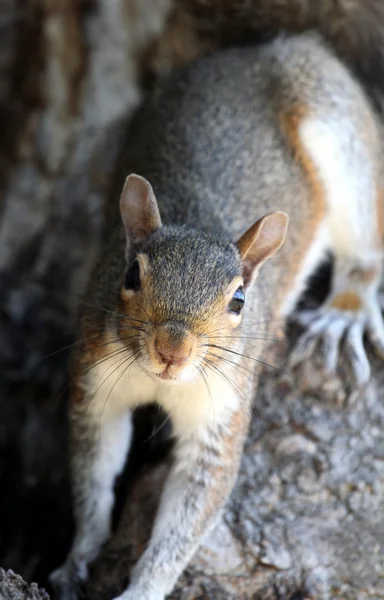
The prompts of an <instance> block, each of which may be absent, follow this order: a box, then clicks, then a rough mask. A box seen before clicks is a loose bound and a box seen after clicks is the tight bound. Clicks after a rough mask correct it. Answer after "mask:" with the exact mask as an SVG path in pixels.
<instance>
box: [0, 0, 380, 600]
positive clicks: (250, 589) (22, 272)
mask: <svg viewBox="0 0 384 600" xmlns="http://www.w3.org/2000/svg"><path fill="white" fill-rule="evenodd" d="M263 4H264V3H263V2H260V3H259V4H258V3H257V2H254V3H250V2H244V1H240V0H236V1H234V2H233V6H232V5H231V1H230V0H215V1H213V0H209V1H208V0H194V1H192V0H191V1H189V0H177V1H176V0H175V2H174V3H173V7H174V8H173V12H170V13H169V10H170V6H171V0H3V1H2V2H1V3H0V33H1V35H0V126H1V131H2V135H1V138H0V490H1V492H0V515H1V516H0V565H2V566H3V567H4V568H6V569H8V568H12V569H13V570H14V571H17V572H19V573H20V574H21V575H22V576H23V577H24V579H25V580H27V581H32V580H34V581H38V582H39V585H42V586H47V574H48V573H49V571H50V570H52V569H53V568H54V567H56V566H57V565H58V564H59V563H60V562H61V561H62V560H63V558H64V555H65V553H66V552H67V549H68V547H69V543H70V539H71V536H72V531H73V522H72V513H71V506H70V497H69V485H68V470H67V460H68V456H67V429H66V421H65V413H66V407H65V401H66V396H67V390H66V386H67V380H66V370H65V365H66V359H67V351H66V347H67V346H69V344H70V343H71V342H72V341H73V336H74V334H75V332H74V331H73V329H74V327H75V315H76V311H77V307H78V301H79V298H80V296H81V294H82V292H83V290H84V288H85V285H86V282H87V278H88V275H89V272H90V269H91V267H92V264H93V260H94V256H95V252H96V250H97V246H98V239H99V237H100V235H101V233H102V224H103V211H104V208H105V205H106V201H107V200H108V198H110V197H111V196H112V195H113V192H112V191H113V186H114V173H115V163H116V157H117V156H118V155H119V154H120V152H121V149H122V147H123V145H124V144H126V143H127V140H126V139H125V136H124V132H125V123H126V120H127V119H128V118H129V115H130V114H131V113H132V112H133V111H134V109H135V107H136V106H137V104H138V103H139V100H140V95H141V90H142V89H143V85H144V84H147V83H150V80H151V77H153V74H154V73H156V72H159V71H167V70H169V69H171V68H172V67H174V66H175V65H177V64H181V63H183V62H185V61H187V60H191V59H192V58H194V57H196V56H198V55H199V54H201V53H204V52H208V51H210V50H212V49H214V48H216V47H217V46H218V45H221V44H223V43H224V42H223V40H224V39H225V38H226V36H228V39H231V40H232V39H234V40H236V41H246V40H248V39H249V37H251V38H252V40H256V33H255V32H256V31H257V30H258V29H259V30H260V27H259V28H258V27H257V23H261V24H262V27H261V29H262V31H261V30H260V31H259V32H258V33H257V35H258V36H262V35H264V33H265V32H264V29H263V27H264V26H263V22H262V21H258V19H259V13H258V12H257V11H256V12H255V13H253V12H252V15H253V16H252V19H251V18H248V16H247V15H248V13H247V10H250V9H251V8H252V7H254V6H259V5H260V6H261V5H263ZM283 4H284V3H280V2H276V6H278V5H279V6H282V5H283ZM330 4H332V3H330ZM334 4H339V5H340V6H341V4H343V3H337V2H336V3H334ZM352 4H353V3H350V6H352ZM302 5H303V6H304V5H307V3H306V2H303V3H302ZM369 5H372V6H373V5H375V6H377V7H380V0H370V3H369ZM231 6H232V8H231ZM233 7H236V8H233ZM212 8H215V13H214V15H213V14H212ZM378 10H379V8H378ZM380 11H381V8H380ZM260 14H261V13H260ZM380 14H381V13H380ZM167 15H168V16H169V19H168V22H167V25H166V29H165V33H164V34H162V35H161V37H160V39H158V36H159V34H160V32H161V31H162V29H163V27H164V26H165V23H166V19H167ZM236 15H237V18H235V16H236ZM250 15H251V13H250ZM377 15H379V12H377ZM283 17H284V15H283ZM283 17H282V18H283ZM284 18H285V17H284ZM303 18H304V17H303ZM311 18H312V17H311ZM306 19H307V17H306ZM309 20H310V19H309ZM307 21H308V19H307ZM307 21H306V22H307ZM327 23H328V21H327ZM379 24H380V23H379ZM383 28H384V23H383ZM250 30H251V31H250ZM335 30H337V31H338V28H337V27H335ZM379 30H380V28H379V27H378V29H377V31H379ZM263 32H264V33H263ZM328 37H330V38H332V35H331V34H329V36H328ZM353 39H354V38H353ZM383 47H384V46H383ZM362 60H363V59H362ZM364 64H365V63H364ZM373 75H374V74H372V76H373ZM148 76H150V77H148ZM380 81H381V80H380ZM128 142H129V143H134V140H131V141H128ZM114 200H115V198H114ZM63 348H64V349H63ZM59 350H60V352H59ZM279 353H281V354H284V349H283V348H280V350H279ZM279 353H278V354H279ZM47 355H49V356H48V357H47V358H44V360H43V357H46V356H47ZM276 360H278V356H277V357H276ZM306 379H307V382H308V381H310V382H311V383H312V385H313V386H314V387H315V383H316V381H315V380H316V377H315V375H314V374H312V373H309V374H307V378H306ZM298 383H301V384H303V383H305V381H304V379H302V380H301V381H300V382H298V381H297V380H296V381H295V382H294V385H293V384H292V382H291V383H289V381H287V380H286V378H284V377H283V378H282V377H281V373H272V374H268V375H266V376H265V377H264V378H263V381H262V383H261V387H260V390H259V393H258V396H257V401H256V406H255V418H254V420H253V425H252V429H251V432H250V435H249V439H248V441H247V445H246V449H245V454H244V459H243V462H242V469H241V473H240V476H239V480H238V484H237V486H236V489H235V490H234V492H233V494H232V497H231V500H230V502H229V503H228V506H227V508H226V510H225V511H224V515H223V517H222V519H221V520H220V522H219V524H218V526H217V527H216V529H215V530H214V531H213V532H212V533H211V534H210V536H209V537H208V538H207V540H206V541H205V543H204V544H203V546H202V548H201V550H200V551H199V552H198V554H197V555H196V557H195V559H194V560H193V562H192V564H191V565H190V567H189V568H188V570H187V571H186V573H185V574H184V575H183V577H182V579H181V580H180V582H179V584H178V588H177V590H176V591H175V593H174V594H173V595H172V598H173V599H174V600H176V599H177V600H192V599H197V598H199V599H215V600H221V599H222V598H223V599H224V598H237V599H242V598H244V599H245V598H254V599H255V600H256V599H260V600H267V599H268V600H271V599H277V598H279V599H280V600H283V599H284V600H299V599H304V598H308V599H309V598H313V599H320V600H322V599H326V598H332V599H348V600H349V599H353V600H365V599H368V598H370V599H372V598H374V599H379V598H382V597H384V558H383V549H384V519H383V518H382V511H381V505H382V504H383V502H382V500H383V496H384V462H383V459H384V434H383V433H382V432H383V431H384V427H383V421H384V406H383V396H384V373H383V369H382V367H381V365H380V364H379V363H377V364H376V365H375V379H374V382H373V383H372V385H371V387H370V388H369V389H368V390H367V391H366V392H365V393H364V394H362V395H361V396H360V397H354V395H353V394H352V395H350V396H349V399H348V401H345V399H344V397H343V394H342V393H340V391H339V389H333V388H332V384H331V383H330V390H329V398H327V397H325V396H324V395H323V397H322V398H321V399H319V398H317V397H316V396H315V395H314V394H311V393H309V392H308V391H307V392H306V393H303V394H299V393H298V392H297V389H298ZM295 390H296V391H295ZM335 397H336V398H338V399H339V402H335V400H334V399H335ZM158 422H159V416H158V414H157V412H156V410H154V409H150V410H146V411H142V412H141V413H139V414H138V415H137V416H136V426H137V427H136V438H135V441H134V447H133V452H132V456H131V457H130V460H129V462H128V465H127V468H126V470H125V474H124V476H123V477H122V478H121V480H120V481H119V483H118V486H117V499H118V503H117V510H116V522H118V520H119V519H118V517H119V515H120V513H121V519H120V523H119V526H118V528H117V532H116V536H115V537H114V539H113V540H112V542H111V544H110V545H109V546H108V547H107V548H106V550H105V553H104V554H103V556H102V557H101V559H100V561H99V563H98V564H97V565H95V568H94V572H93V576H92V579H91V581H90V584H89V587H88V591H89V595H90V597H91V598H92V600H104V599H105V600H109V599H110V598H111V596H112V595H113V594H115V593H116V592H117V591H119V590H121V589H122V588H123V587H124V586H125V585H126V584H127V582H128V580H129V569H130V567H131V566H132V564H133V563H134V562H135V561H136V560H137V557H138V556H139V554H140V553H141V552H142V549H143V546H144V543H145V540H146V538H147V537H148V535H149V531H150V526H151V522H152V518H153V514H154V512H155V508H156V505H157V502H158V498H159V493H160V489H161V485H162V483H163V481H164V479H165V477H166V473H167V469H168V461H167V458H166V457H167V456H168V454H169V443H168V442H167V441H166V437H165V435H164V436H162V438H161V439H160V440H159V439H158V436H157V438H152V435H151V434H152V432H153V429H154V427H155V424H156V423H158ZM162 433H165V432H164V430H163V431H162ZM125 498H126V500H125V508H124V510H123V511H122V512H121V509H122V506H123V505H124V499H125ZM46 597H47V596H46V595H45V594H44V592H42V591H39V590H38V589H37V587H33V586H28V585H27V584H25V583H23V581H22V580H21V579H20V578H19V577H17V576H15V575H13V574H11V573H5V572H3V571H0V599H1V600H27V599H28V600H29V599H33V600H40V598H41V599H45V598H46Z"/></svg>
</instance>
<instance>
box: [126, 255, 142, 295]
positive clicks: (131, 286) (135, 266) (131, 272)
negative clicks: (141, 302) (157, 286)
mask: <svg viewBox="0 0 384 600" xmlns="http://www.w3.org/2000/svg"><path fill="white" fill-rule="evenodd" d="M124 287H125V289H126V290H133V291H134V292H137V291H138V290H139V289H140V266H139V261H138V260H137V259H136V260H135V261H134V262H133V263H132V265H131V266H130V267H129V269H128V271H127V274H126V276H125V283H124Z"/></svg>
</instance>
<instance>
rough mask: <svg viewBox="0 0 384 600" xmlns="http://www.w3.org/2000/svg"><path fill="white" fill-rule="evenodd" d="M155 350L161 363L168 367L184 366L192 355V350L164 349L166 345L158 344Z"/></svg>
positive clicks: (180, 348) (183, 348) (181, 348)
mask: <svg viewBox="0 0 384 600" xmlns="http://www.w3.org/2000/svg"><path fill="white" fill-rule="evenodd" d="M155 349H156V352H157V354H158V355H159V357H160V360H161V362H162V363H164V364H168V365H177V366H179V365H182V364H183V363H185V361H186V360H187V359H188V357H189V355H190V348H188V349H186V348H185V347H179V348H172V347H170V348H167V347H164V345H160V344H159V343H158V342H156V343H155Z"/></svg>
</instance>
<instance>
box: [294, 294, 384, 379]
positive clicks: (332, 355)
mask: <svg viewBox="0 0 384 600" xmlns="http://www.w3.org/2000/svg"><path fill="white" fill-rule="evenodd" d="M293 319H294V320H295V321H296V322H298V323H300V324H301V325H302V326H304V327H305V328H306V331H305V332H304V333H303V334H302V335H301V336H300V337H299V339H298V341H297V343H296V346H295V347H294V349H293V351H292V353H291V355H290V357H289V359H288V366H289V368H290V369H295V368H298V367H299V366H300V365H301V364H302V363H304V362H305V361H307V360H308V359H310V358H311V357H312V356H313V355H314V353H315V352H316V350H317V348H318V346H319V345H321V346H322V363H323V369H324V373H325V374H326V375H327V376H332V375H335V374H336V372H337V369H338V366H339V363H340V360H341V358H342V357H345V358H346V360H347V361H348V363H349V367H350V369H351V371H352V375H353V378H354V382H355V384H356V386H358V387H362V386H364V385H365V384H366V383H367V382H368V381H369V379H370V376H371V367H370V363H369V360H368V357H367V351H366V348H365V345H364V338H366V339H367V340H369V342H370V344H371V345H372V347H373V349H374V350H375V352H376V354H377V355H378V356H380V357H381V358H384V324H383V317H382V314H381V310H380V306H379V302H378V299H377V298H376V297H375V298H370V299H369V301H368V300H365V301H364V300H363V299H361V298H360V297H358V296H357V295H356V294H354V292H351V293H350V294H349V293H348V292H344V293H343V294H339V295H338V296H336V295H335V296H334V297H332V298H330V300H329V301H328V302H327V303H326V305H325V306H324V307H320V308H318V309H316V310H304V311H302V312H299V313H297V314H296V315H294V317H293Z"/></svg>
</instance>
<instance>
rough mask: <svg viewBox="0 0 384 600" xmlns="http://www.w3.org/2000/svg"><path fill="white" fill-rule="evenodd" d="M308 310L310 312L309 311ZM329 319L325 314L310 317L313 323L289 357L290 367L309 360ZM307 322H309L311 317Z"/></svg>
mask: <svg viewBox="0 0 384 600" xmlns="http://www.w3.org/2000/svg"><path fill="white" fill-rule="evenodd" d="M307 312H308V313H309V311H307ZM308 317H309V315H308ZM308 317H307V319H308ZM328 321H329V316H328V315H323V316H321V317H318V318H316V316H313V318H311V319H310V322H311V325H310V326H309V328H308V331H307V332H306V333H304V334H303V335H302V336H301V337H300V338H299V340H298V342H297V344H296V347H295V348H294V350H293V351H292V353H291V355H290V357H289V366H290V368H294V367H297V366H298V365H299V364H300V363H302V362H304V361H305V360H308V359H309V358H310V357H311V356H312V355H313V353H314V351H315V348H316V345H317V342H318V336H319V334H320V333H321V332H322V331H323V330H324V329H325V328H326V327H327V325H328ZM307 322H309V319H308V320H307Z"/></svg>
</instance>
